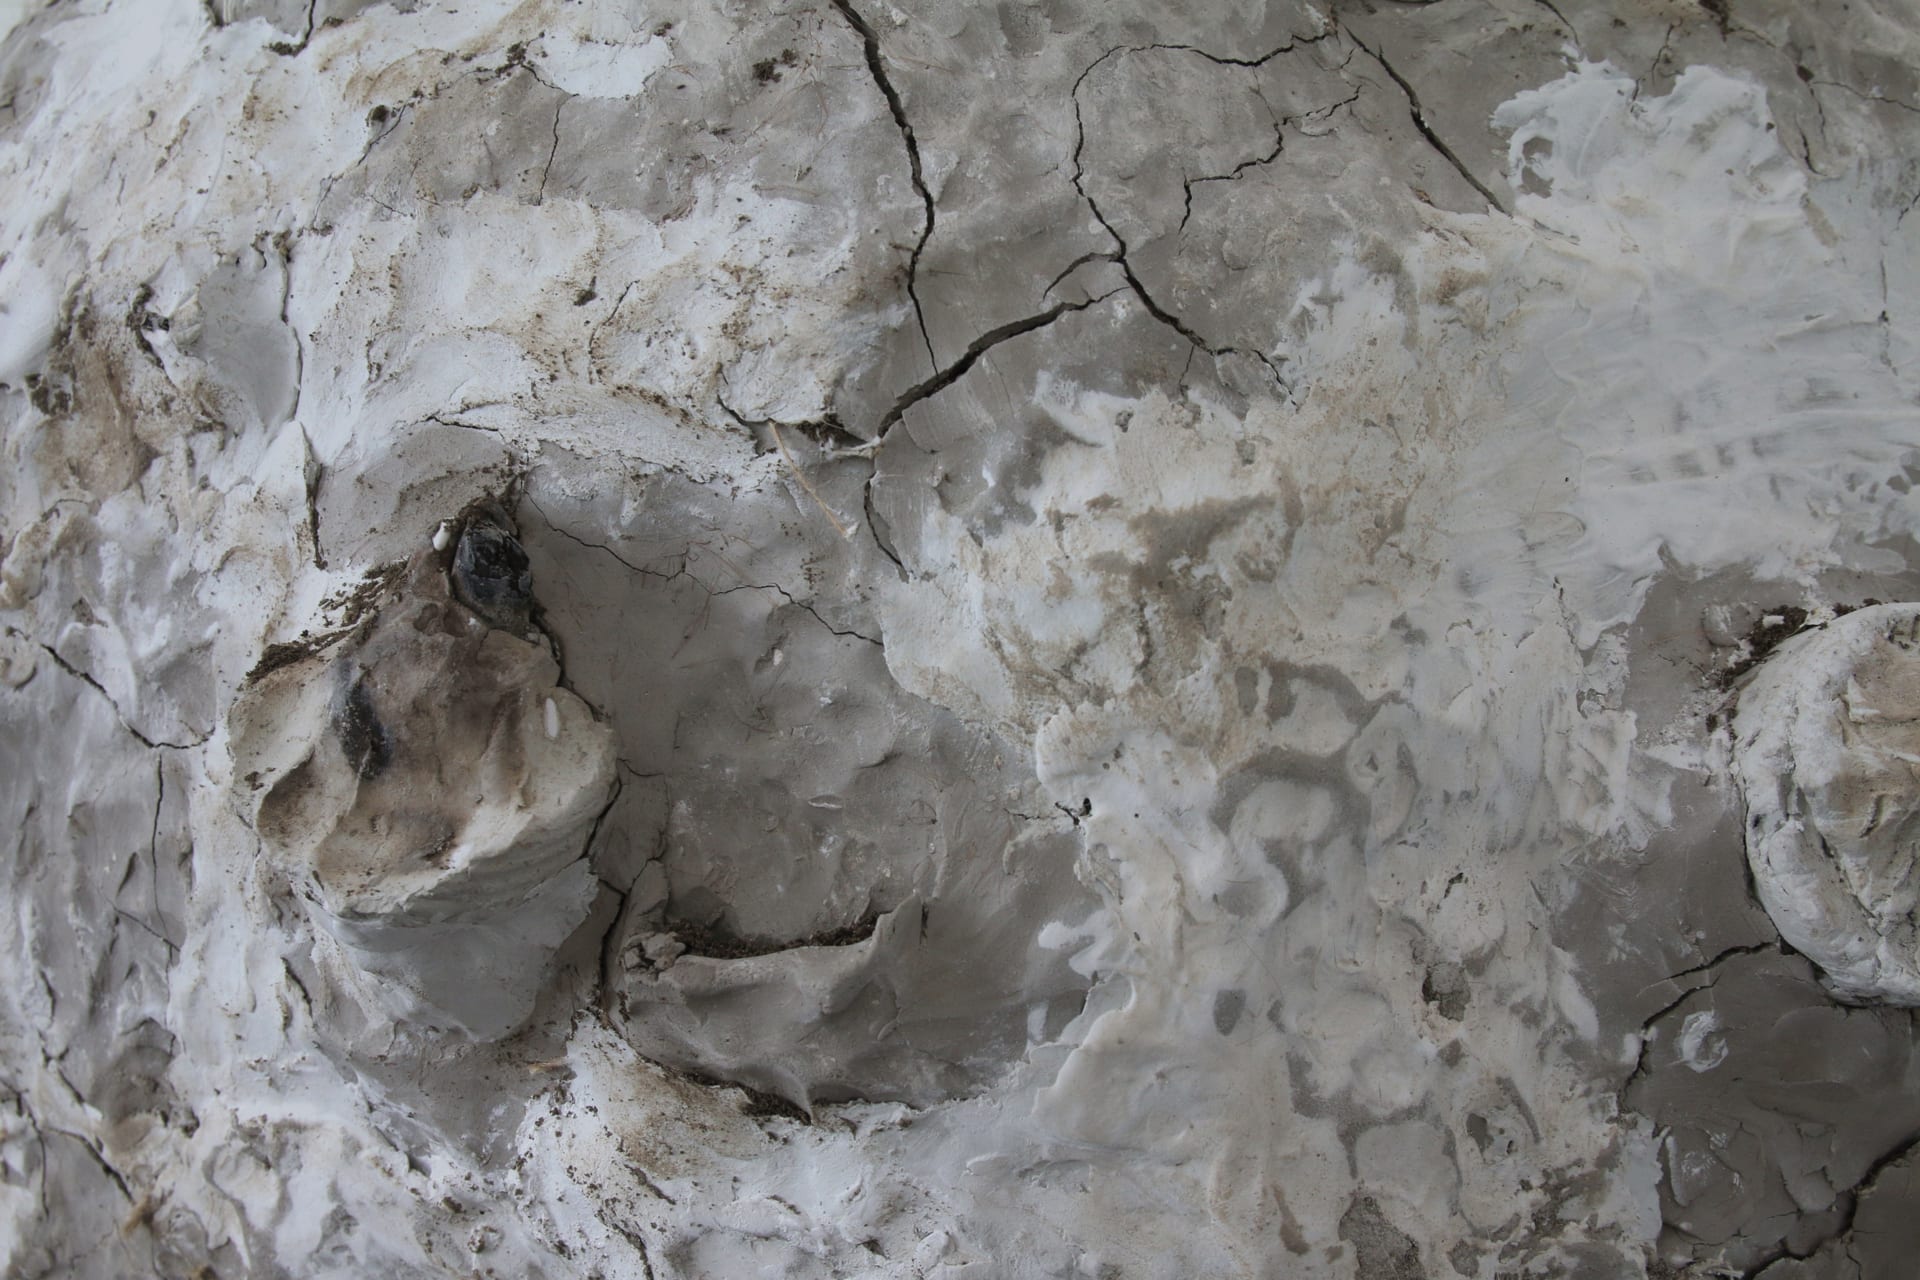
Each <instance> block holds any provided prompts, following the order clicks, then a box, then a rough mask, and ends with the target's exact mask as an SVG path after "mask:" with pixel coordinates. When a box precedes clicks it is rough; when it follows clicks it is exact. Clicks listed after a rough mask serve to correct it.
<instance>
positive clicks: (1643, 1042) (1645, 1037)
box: [1620, 978, 1718, 1098]
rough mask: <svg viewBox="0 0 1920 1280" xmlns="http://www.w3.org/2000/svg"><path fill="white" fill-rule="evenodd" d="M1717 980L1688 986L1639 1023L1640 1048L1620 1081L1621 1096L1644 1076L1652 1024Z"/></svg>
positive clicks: (1651, 1041)
mask: <svg viewBox="0 0 1920 1280" xmlns="http://www.w3.org/2000/svg"><path fill="white" fill-rule="evenodd" d="M1717 981H1718V979H1717V978H1708V979H1707V980H1706V981H1705V982H1702V983H1701V984H1700V985H1698V986H1695V987H1688V988H1687V989H1686V990H1685V991H1682V992H1681V993H1680V994H1679V995H1677V996H1675V997H1674V998H1673V999H1671V1000H1669V1001H1667V1003H1666V1004H1664V1005H1662V1006H1661V1007H1660V1008H1658V1009H1656V1010H1655V1011H1654V1012H1653V1013H1652V1014H1650V1015H1649V1016H1648V1017H1647V1018H1645V1019H1644V1020H1643V1021H1642V1022H1641V1023H1640V1049H1639V1052H1638V1053H1637V1054H1636V1055H1635V1057H1634V1062H1633V1070H1632V1071H1629V1072H1628V1073H1627V1078H1626V1079H1625V1080H1624V1081H1622V1082H1621V1085H1620V1096H1621V1097H1622V1098H1625V1097H1626V1096H1627V1094H1628V1093H1630V1092H1632V1090H1633V1087H1634V1085H1636V1084H1638V1083H1639V1082H1640V1081H1641V1080H1643V1079H1645V1078H1646V1074H1647V1055H1648V1054H1650V1053H1651V1052H1652V1051H1653V1045H1654V1040H1655V1039H1656V1037H1655V1036H1654V1034H1653V1032H1654V1024H1655V1023H1657V1022H1659V1021H1661V1020H1662V1019H1663V1018H1666V1017H1667V1016H1668V1015H1670V1014H1672V1013H1674V1012H1675V1011H1676V1010H1678V1009H1679V1008H1680V1006H1681V1005H1683V1004H1685V1003H1686V1002H1687V1001H1689V1000H1691V999H1693V997H1695V996H1697V995H1699V994H1700V993H1701V992H1702V991H1711V990H1713V988H1714V985H1715V983H1716V982H1717Z"/></svg>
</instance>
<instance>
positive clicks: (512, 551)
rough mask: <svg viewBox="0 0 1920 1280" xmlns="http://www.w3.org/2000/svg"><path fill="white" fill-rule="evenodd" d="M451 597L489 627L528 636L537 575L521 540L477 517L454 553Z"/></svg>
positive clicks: (469, 525) (470, 521)
mask: <svg viewBox="0 0 1920 1280" xmlns="http://www.w3.org/2000/svg"><path fill="white" fill-rule="evenodd" d="M452 583H453V595H454V598H455V599H456V600H458V601H459V602H460V603H461V604H463V605H465V606H467V608H469V609H471V610H473V612H474V613H475V614H476V615H478V616H479V617H480V619H481V620H482V621H484V622H485V623H487V625H489V626H493V627H498V628H500V629H501V630H503V631H526V630H528V629H529V628H530V627H531V626H532V625H533V574H532V572H531V570H530V568H529V562H528V560H527V552H526V548H524V547H522V546H521V545H520V540H519V539H518V538H516V537H514V536H513V534H511V533H509V532H508V531H507V530H505V529H503V528H501V527H500V526H499V525H498V524H495V523H494V522H493V521H492V520H491V519H488V518H486V517H484V516H477V517H475V518H473V519H471V520H469V521H468V522H467V526H466V528H465V529H463V530H461V533H460V545H459V546H458V547H456V548H455V549H454V553H453V572H452Z"/></svg>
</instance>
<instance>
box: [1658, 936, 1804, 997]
mask: <svg viewBox="0 0 1920 1280" xmlns="http://www.w3.org/2000/svg"><path fill="white" fill-rule="evenodd" d="M1768 951H1771V952H1774V953H1775V954H1776V955H1783V956H1790V955H1792V954H1794V952H1793V948H1791V947H1789V946H1788V945H1787V944H1786V943H1785V942H1781V941H1774V942H1753V943H1748V944H1746V945H1745V946H1739V947H1728V948H1727V949H1726V950H1725V951H1722V952H1720V954H1718V955H1716V956H1714V957H1713V959H1711V960H1708V961H1706V962H1705V963H1704V964H1697V965H1695V966H1693V968H1691V969H1682V970H1680V972H1678V973H1670V974H1668V975H1667V976H1666V977H1665V978H1664V979H1662V981H1664V982H1677V981H1679V980H1680V979H1681V978H1690V977H1692V976H1693V975H1694V974H1696V973H1711V972H1712V971H1713V970H1715V969H1718V968H1719V967H1720V966H1721V965H1723V964H1725V963H1726V962H1727V961H1729V960H1733V959H1737V958H1739V957H1740V956H1757V955H1761V954H1764V953H1765V952H1768ZM1694 989H1695V990H1698V989H1699V988H1697V987H1696V988H1694Z"/></svg>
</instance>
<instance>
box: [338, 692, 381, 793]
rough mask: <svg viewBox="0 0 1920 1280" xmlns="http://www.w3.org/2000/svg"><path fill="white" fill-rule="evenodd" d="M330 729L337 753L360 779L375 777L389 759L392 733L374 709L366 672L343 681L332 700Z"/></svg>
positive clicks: (365, 779)
mask: <svg viewBox="0 0 1920 1280" xmlns="http://www.w3.org/2000/svg"><path fill="white" fill-rule="evenodd" d="M333 732H334V736H335V737H336V738H338V739H339V740H340V751H341V754H343V755H345V756H346V758H347V763H348V764H350V765H352V766H353V770H354V772H355V773H357V774H359V775H360V777H361V779H362V780H363V781H367V780H371V779H374V778H377V777H379V776H380V775H381V774H382V773H384V772H385V771H386V768H387V766H388V765H390V764H392V763H393V735H392V734H391V733H389V732H388V731H387V727H386V726H385V725H384V724H381V723H380V716H379V713H378V712H376V711H375V710H374V707H373V694H372V692H371V691H370V690H369V689H368V688H367V673H366V672H364V671H361V672H360V673H359V674H358V675H356V676H355V677H354V679H353V681H352V682H351V683H348V684H345V685H344V686H343V687H342V688H341V690H340V696H339V697H338V698H336V699H335V700H334V707H333Z"/></svg>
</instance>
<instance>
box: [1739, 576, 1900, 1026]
mask: <svg viewBox="0 0 1920 1280" xmlns="http://www.w3.org/2000/svg"><path fill="white" fill-rule="evenodd" d="M1734 764H1735V773H1736V776H1737V777H1738V779H1739V782H1740V786H1741V789H1742V791H1743V792H1744V793H1745V796H1746V802H1747V860H1748V863H1749V864H1750V865H1751V867H1752V869H1753V877H1754V885H1755V888H1756V889H1757V890H1758V892H1759V895H1760V901H1761V903H1762V905H1764V906H1765V907H1766V909H1767V914H1768V915H1769V916H1771V917H1772V919H1773V923H1774V926H1775V927H1776V928H1778V929H1779V930H1780V936H1781V937H1782V938H1784V939H1786V941H1787V942H1789V943H1791V944H1792V945H1793V946H1794V947H1796V948H1798V949H1799V950H1800V951H1801V952H1803V953H1805V954H1806V956H1807V957H1808V958H1809V959H1811V960H1812V961H1813V962H1814V963H1815V964H1817V965H1819V966H1820V968H1821V969H1822V970H1823V971H1824V973H1825V975H1826V980H1827V984H1828V987H1829V989H1830V990H1831V991H1832V992H1833V994H1834V995H1835V996H1837V997H1838V998H1840V999H1842V1000H1845V1001H1849V1002H1852V1003H1863V1004H1872V1003H1885V1004H1898V1005H1920V925H1917V924H1916V920H1915V912H1916V910H1917V909H1920V866H1916V864H1920V604H1887V605H1875V606H1872V607H1869V608H1864V609H1858V610H1855V611H1854V612H1852V613H1849V614H1846V615H1845V616H1843V617H1840V618H1836V619H1835V620H1834V621H1832V622H1831V623H1829V624H1827V625H1826V626H1824V627H1822V628H1819V629H1817V630H1809V631H1805V632H1802V633H1801V634H1799V635H1797V636H1795V637H1793V638H1792V639H1790V640H1788V641H1786V642H1785V643H1783V644H1781V645H1780V646H1779V648H1777V649H1775V650H1774V652H1773V653H1772V654H1771V655H1770V656H1769V657H1768V658H1767V660H1766V662H1765V663H1763V664H1762V665H1761V666H1760V667H1759V669H1758V670H1757V671H1756V673H1755V675H1754V677H1753V680H1752V683H1751V684H1749V685H1748V687H1747V688H1746V689H1745V690H1744V691H1743V692H1742V694H1741V697H1740V707H1739V711H1738V713H1737V714H1736V716H1735V719H1734Z"/></svg>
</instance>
